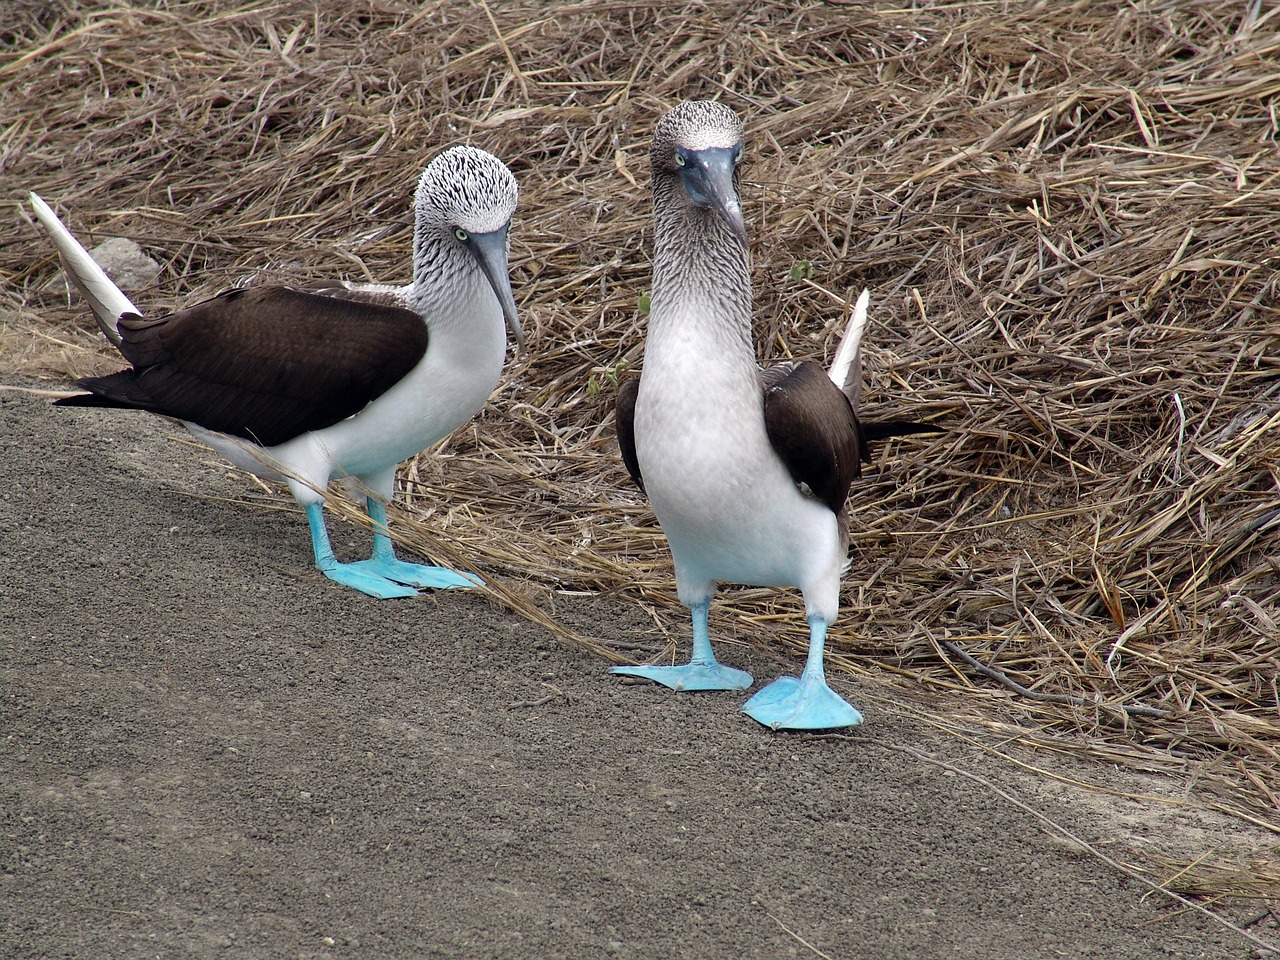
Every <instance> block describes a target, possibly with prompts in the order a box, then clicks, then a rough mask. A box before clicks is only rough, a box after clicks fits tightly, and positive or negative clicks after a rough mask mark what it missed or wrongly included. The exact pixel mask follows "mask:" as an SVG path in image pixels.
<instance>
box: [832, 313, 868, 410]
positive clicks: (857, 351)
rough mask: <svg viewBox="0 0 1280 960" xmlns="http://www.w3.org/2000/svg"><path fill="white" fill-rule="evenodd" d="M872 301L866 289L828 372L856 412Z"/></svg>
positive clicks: (860, 396)
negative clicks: (868, 306)
mask: <svg viewBox="0 0 1280 960" xmlns="http://www.w3.org/2000/svg"><path fill="white" fill-rule="evenodd" d="M870 301H871V293H870V292H869V291H868V290H865V289H864V290H863V291H862V293H861V294H860V295H859V297H858V302H857V303H856V304H854V307H853V315H852V316H851V317H850V318H849V323H848V325H846V326H845V328H844V334H843V336H841V337H840V346H839V347H837V348H836V356H835V359H834V360H832V361H831V369H830V370H829V371H828V372H827V376H829V377H830V378H831V382H832V383H834V384H835V385H836V386H837V387H839V388H840V390H841V391H842V392H843V393H844V395H845V396H846V397H848V398H849V403H850V404H852V405H853V412H854V413H855V414H856V413H857V412H858V406H859V403H860V401H861V399H862V335H863V333H865V332H866V329H867V304H868V303H869V302H870Z"/></svg>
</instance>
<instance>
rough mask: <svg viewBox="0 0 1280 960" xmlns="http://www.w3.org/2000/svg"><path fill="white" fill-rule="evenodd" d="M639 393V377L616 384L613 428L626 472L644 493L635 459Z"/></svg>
mask: <svg viewBox="0 0 1280 960" xmlns="http://www.w3.org/2000/svg"><path fill="white" fill-rule="evenodd" d="M639 395H640V378H639V377H628V378H627V379H625V380H623V381H622V382H621V383H620V384H618V405H617V408H616V413H615V414H614V421H615V426H614V430H615V431H616V432H617V435H618V449H619V451H621V453H622V462H623V463H624V464H626V467H627V473H629V474H631V479H632V480H634V481H635V482H636V486H637V487H639V488H640V492H641V493H644V478H643V477H641V476H640V461H639V460H638V459H636V427H635V424H636V397H637V396H639Z"/></svg>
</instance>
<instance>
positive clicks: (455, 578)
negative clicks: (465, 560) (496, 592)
mask: <svg viewBox="0 0 1280 960" xmlns="http://www.w3.org/2000/svg"><path fill="white" fill-rule="evenodd" d="M348 566H351V567H355V568H356V569H358V570H361V571H363V572H365V573H368V574H370V575H372V576H375V577H379V578H381V579H383V580H392V581H394V582H395V583H398V584H400V583H402V584H406V585H407V586H409V587H426V588H427V589H430V590H457V589H468V588H474V587H482V586H484V581H483V580H481V579H480V578H479V577H478V576H476V575H475V574H474V573H459V572H458V571H456V570H450V569H449V568H448V567H431V566H427V565H426V564H422V563H408V562H406V561H404V560H397V559H395V558H392V559H389V560H388V559H384V558H381V557H376V556H375V557H371V558H370V559H368V560H361V561H359V562H358V563H352V564H348ZM414 592H416V591H412V590H411V591H410V592H409V594H408V595H412V594H413V593H414ZM396 596H406V594H396Z"/></svg>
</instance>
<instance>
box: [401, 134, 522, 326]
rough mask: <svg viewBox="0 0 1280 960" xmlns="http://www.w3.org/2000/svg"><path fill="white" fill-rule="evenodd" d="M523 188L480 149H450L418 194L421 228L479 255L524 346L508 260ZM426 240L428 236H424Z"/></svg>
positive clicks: (426, 174) (478, 262)
mask: <svg viewBox="0 0 1280 960" xmlns="http://www.w3.org/2000/svg"><path fill="white" fill-rule="evenodd" d="M519 195H520V191H519V187H518V186H517V185H516V178H515V177H514V176H513V175H512V173H511V171H510V170H508V169H507V166H506V164H504V163H503V162H502V161H501V160H499V159H498V158H497V157H495V156H494V155H493V154H491V153H488V152H487V151H485V150H481V149H479V148H478V147H450V148H449V149H448V150H445V151H444V152H443V153H441V154H440V155H439V156H437V157H436V158H435V159H434V160H432V161H431V162H430V163H429V164H427V168H426V169H425V170H424V171H422V177H421V178H420V179H419V180H418V189H417V193H416V194H415V196H414V204H415V209H416V211H417V218H418V224H419V230H420V231H427V232H429V233H431V234H433V235H434V236H433V237H432V238H431V239H433V240H434V241H435V242H436V243H438V244H440V245H442V246H445V247H446V248H447V245H449V244H455V245H457V246H458V247H460V248H461V249H463V250H465V251H466V253H467V254H468V255H469V256H471V257H472V258H474V261H475V263H476V265H477V266H478V267H479V268H480V271H481V273H483V274H484V278H485V280H487V281H488V283H489V286H490V287H491V288H492V289H493V293H494V295H495V296H496V297H497V298H498V303H499V305H500V306H501V307H502V316H503V318H504V319H505V320H506V321H507V326H508V327H510V328H511V332H512V334H513V335H514V336H515V338H516V344H517V345H518V346H521V347H523V346H524V331H523V329H522V328H521V326H520V319H519V317H518V316H517V313H516V301H515V296H514V295H513V294H512V292H511V276H510V269H509V267H508V263H507V251H508V231H509V230H510V228H511V217H512V215H513V214H514V213H515V209H516V201H517V200H518V199H519ZM419 239H420V240H421V239H424V238H419Z"/></svg>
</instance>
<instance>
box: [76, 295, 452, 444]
mask: <svg viewBox="0 0 1280 960" xmlns="http://www.w3.org/2000/svg"><path fill="white" fill-rule="evenodd" d="M118 326H119V330H120V333H121V336H122V337H123V340H122V342H121V344H120V352H121V353H122V354H123V355H124V357H125V359H126V360H128V361H129V362H130V363H131V364H132V365H133V369H131V370H122V371H120V372H119V373H116V374H112V375H111V376H107V377H90V378H87V379H84V380H80V381H78V382H77V385H78V386H80V387H82V388H84V389H85V390H88V391H90V395H89V396H82V397H71V398H68V399H67V400H62V401H59V402H60V403H62V404H64V405H75V406H108V407H132V408H137V409H142V410H150V411H152V412H154V413H161V414H165V415H167V416H171V417H177V418H179V419H181V420H188V421H191V422H193V423H198V424H199V425H200V426H202V427H205V428H207V429H210V430H216V431H219V432H221V433H229V434H233V435H235V436H239V437H244V438H245V439H248V440H253V441H255V442H257V443H260V444H263V445H264V446H274V445H276V444H278V443H283V442H284V441H286V440H290V439H292V438H293V437H295V436H298V435H299V434H302V433H306V432H307V431H309V430H319V429H323V428H324V427H328V426H332V425H333V424H335V423H337V422H338V421H339V420H342V419H345V418H346V417H349V416H351V415H353V414H355V413H358V412H359V411H360V410H361V409H363V408H364V406H365V405H366V404H368V403H369V402H370V401H371V400H373V399H375V398H377V397H379V396H381V395H382V394H383V393H385V392H386V391H387V390H389V389H390V388H391V387H392V386H394V385H395V384H396V383H397V382H399V381H400V380H401V379H403V378H404V377H405V375H406V374H408V373H409V371H410V370H412V369H413V368H414V367H415V366H416V365H417V364H418V362H419V361H420V360H421V359H422V357H423V355H424V354H425V353H426V349H427V328H426V325H425V324H424V323H423V322H422V319H421V318H420V317H419V316H418V315H417V314H415V313H413V312H412V311H410V310H407V309H404V308H401V307H388V306H380V305H375V304H370V303H362V302H359V301H356V300H338V299H335V298H333V297H328V296H319V295H316V294H312V293H306V292H303V291H299V290H294V289H291V288H288V287H280V286H265V287H249V288H246V289H242V290H232V291H229V292H228V293H225V294H222V295H220V296H218V297H214V298H213V299H212V300H206V301H205V302H204V303H200V304H197V305H195V306H193V307H190V308H188V309H186V310H182V311H179V312H178V313H174V314H171V315H169V316H167V317H161V318H159V319H155V320H147V319H144V318H142V317H137V316H128V315H126V316H125V317H123V318H121V320H120V323H119V325H118Z"/></svg>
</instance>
